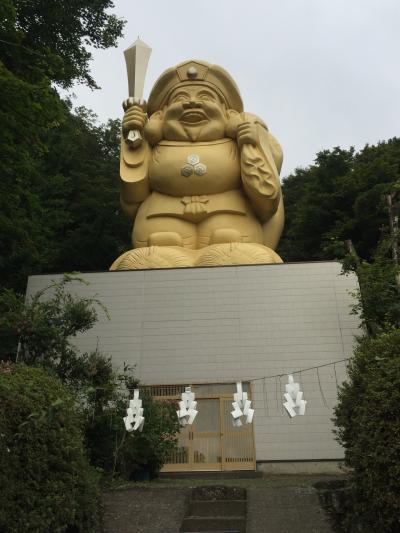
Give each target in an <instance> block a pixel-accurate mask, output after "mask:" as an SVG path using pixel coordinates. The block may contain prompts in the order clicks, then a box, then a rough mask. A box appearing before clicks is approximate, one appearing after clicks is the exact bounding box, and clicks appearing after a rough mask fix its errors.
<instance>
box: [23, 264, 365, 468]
mask: <svg viewBox="0 0 400 533" xmlns="http://www.w3.org/2000/svg"><path fill="white" fill-rule="evenodd" d="M340 270H341V267H340V265H339V264H338V263H336V262H315V263H288V264H270V265H249V266H227V267H213V268H179V269H161V270H134V271H115V272H98V273H87V274H83V278H84V279H85V280H87V281H88V282H89V283H90V285H89V286H85V285H82V284H78V283H74V284H72V287H71V290H72V291H76V292H77V293H78V294H79V295H80V296H89V295H96V297H97V298H98V299H99V300H101V301H102V302H103V304H104V305H105V306H106V307H107V309H108V312H109V315H110V317H111V319H110V320H108V319H107V317H105V316H104V315H102V313H100V317H99V322H98V323H97V324H96V326H95V327H94V328H93V329H92V330H90V331H89V332H87V333H85V334H84V335H82V336H81V337H80V338H79V339H77V342H76V344H77V345H78V346H79V348H81V349H82V350H91V349H93V348H94V347H95V346H96V345H97V343H98V345H99V349H100V350H102V351H103V352H105V353H108V354H110V355H111V356H112V358H113V361H114V364H115V365H116V366H118V367H120V368H122V366H123V364H124V363H126V364H129V365H131V366H134V367H135V369H136V375H137V377H138V378H140V380H141V382H142V383H143V384H144V385H149V386H150V385H151V386H154V389H157V391H158V392H157V395H158V396H165V397H168V396H169V397H174V395H176V394H177V392H178V391H180V390H181V389H182V387H183V386H184V385H196V384H201V390H202V391H203V393H202V394H203V397H204V398H209V399H210V401H209V403H210V402H211V399H212V398H217V397H218V398H220V400H219V401H226V402H227V405H228V409H229V407H230V403H229V402H230V399H229V398H231V396H230V394H231V393H230V392H229V394H227V391H228V390H229V391H230V390H231V389H232V390H233V388H232V387H233V386H234V385H232V384H234V383H235V382H236V381H243V382H248V384H249V388H250V389H251V394H252V399H253V404H254V408H255V417H254V437H255V441H254V443H255V453H256V456H255V457H256V459H257V461H268V462H270V461H271V462H272V461H304V460H308V461H318V460H324V459H327V460H333V459H341V458H342V457H343V450H342V449H341V447H340V446H339V445H338V444H337V443H336V441H335V439H334V435H333V433H332V429H333V425H332V422H331V418H332V415H333V413H332V408H333V406H334V405H335V403H336V399H337V386H338V384H340V383H341V382H342V380H343V379H345V377H346V364H345V362H340V363H337V364H336V365H332V364H330V363H332V362H334V361H339V360H343V359H346V358H348V357H350V356H351V354H352V350H353V345H354V336H355V335H357V334H359V333H360V330H359V329H358V326H359V323H358V320H357V318H356V317H355V316H354V315H352V314H351V313H350V306H351V304H352V303H353V301H352V298H351V296H350V294H349V291H351V290H354V289H356V287H357V283H356V279H355V277H354V276H342V275H340ZM55 278H57V276H56V275H46V276H31V277H30V278H29V283H28V294H32V293H34V292H36V291H37V290H39V289H42V288H43V287H45V286H47V285H48V284H49V281H50V280H51V279H55ZM321 365H327V366H321ZM317 366H320V368H318V369H316V368H314V369H313V370H305V369H309V368H310V367H317ZM297 370H303V372H301V373H296V374H295V375H294V377H295V380H296V381H299V382H300V384H301V390H303V392H304V399H306V400H307V408H306V414H305V416H296V417H295V418H289V417H288V416H287V414H286V413H285V412H284V408H283V405H282V402H283V396H282V395H283V393H284V392H285V383H287V377H286V375H285V374H286V373H291V372H294V371H297ZM279 374H283V376H281V377H279V376H278V375H279ZM264 378H265V379H264ZM156 386H157V387H156ZM198 390H200V388H199V389H198ZM204 391H206V392H204ZM213 394H214V396H213ZM232 401H233V400H232ZM204 405H205V404H204ZM210 405H211V404H210ZM210 409H211V408H210ZM211 412H212V413H214V411H213V410H212V409H211V411H210V413H211ZM222 413H223V411H221V416H222V417H223V416H225V415H223V414H222ZM210 417H211V415H210ZM229 417H230V415H229V413H228V415H226V416H225V423H226V424H228V422H227V420H229ZM211 419H212V417H211V418H210V420H211ZM210 423H211V422H210ZM226 427H227V426H226ZM221 433H222V432H221ZM218 435H219V433H218ZM229 446H230V444H229V443H228V444H227V445H226V447H225V452H224V453H225V454H228V455H229ZM203 452H204V453H203ZM203 452H202V453H201V454H200V457H204V454H205V453H206V452H205V451H204V450H203ZM217 460H220V457H219V456H218V457H217V458H216V461H217ZM243 461H244V462H243V463H242V466H241V464H239V463H237V464H236V465H235V464H233V465H231V466H232V468H231V469H232V470H236V469H245V468H247V466H246V463H245V459H243ZM197 466H199V465H197ZM203 466H204V468H201V465H200V468H199V469H203V470H207V469H218V468H219V467H218V468H217V467H216V468H207V465H206V464H204V465H203ZM222 469H223V467H222Z"/></svg>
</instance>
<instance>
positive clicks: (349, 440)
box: [335, 329, 400, 533]
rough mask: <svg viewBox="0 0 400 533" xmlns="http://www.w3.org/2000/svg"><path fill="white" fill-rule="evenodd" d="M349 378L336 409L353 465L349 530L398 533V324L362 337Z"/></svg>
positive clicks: (340, 434) (340, 435)
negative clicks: (381, 331)
mask: <svg viewBox="0 0 400 533" xmlns="http://www.w3.org/2000/svg"><path fill="white" fill-rule="evenodd" d="M349 378H350V380H349V382H348V383H345V384H344V385H343V387H342V388H341V391H340V394H339V404H338V406H337V408H336V410H335V417H336V418H335V423H336V426H337V427H338V431H337V435H338V440H339V442H340V443H341V444H342V445H343V446H344V448H345V460H346V463H347V465H348V466H350V467H351V468H352V469H353V475H352V480H351V485H352V495H353V497H352V508H351V514H348V515H347V518H345V522H346V523H345V530H346V531H350V532H351V531H365V532H367V531H368V532H370V531H371V532H377V533H378V532H379V533H380V532H382V531H385V532H387V533H391V532H393V533H394V532H397V531H399V529H400V484H399V479H400V463H399V457H400V438H399V437H400V411H399V405H400V329H390V330H388V331H387V332H384V333H381V334H380V335H378V336H376V337H375V338H365V339H364V340H362V342H361V344H360V345H359V347H358V348H357V350H356V353H355V357H354V359H353V360H352V361H351V364H350V369H349ZM357 524H359V525H360V527H358V528H357Z"/></svg>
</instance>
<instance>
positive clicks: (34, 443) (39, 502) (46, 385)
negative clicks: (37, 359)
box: [0, 363, 98, 533]
mask: <svg viewBox="0 0 400 533" xmlns="http://www.w3.org/2000/svg"><path fill="white" fill-rule="evenodd" d="M0 407H1V408H0V530H1V531H4V532H12V533H20V532H21V533H25V532H36V533H41V532H43V533H44V532H48V531H52V532H53V531H54V532H63V531H70V532H72V531H74V532H78V531H79V532H80V531H82V532H83V531H84V532H89V531H95V530H96V527H97V522H98V483H97V477H98V476H97V474H96V472H95V471H94V470H93V469H92V468H91V467H90V466H89V464H88V461H87V458H86V455H85V450H84V446H83V435H82V431H81V419H80V417H79V416H78V415H77V412H76V410H75V403H74V398H73V397H72V396H71V394H70V393H69V391H68V390H67V388H66V387H65V386H64V385H63V384H62V383H61V382H60V381H59V379H57V378H56V377H52V376H50V375H49V374H48V373H47V372H46V371H44V370H42V369H39V368H32V367H28V366H26V365H23V364H7V363H2V364H1V366H0Z"/></svg>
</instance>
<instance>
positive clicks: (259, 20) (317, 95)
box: [73, 0, 400, 176]
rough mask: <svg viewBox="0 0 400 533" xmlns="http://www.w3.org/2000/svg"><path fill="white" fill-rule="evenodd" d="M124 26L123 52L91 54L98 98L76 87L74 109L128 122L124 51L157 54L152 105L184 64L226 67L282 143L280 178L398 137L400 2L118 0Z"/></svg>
mask: <svg viewBox="0 0 400 533" xmlns="http://www.w3.org/2000/svg"><path fill="white" fill-rule="evenodd" d="M113 12H114V13H116V14H117V15H118V16H120V17H123V18H125V19H126V20H127V25H126V27H125V31H124V33H125V36H124V38H123V39H121V40H120V42H119V46H118V48H116V49H115V48H114V49H110V50H105V51H104V50H94V52H93V55H94V61H93V62H92V74H93V76H94V78H95V80H96V81H97V83H98V84H99V85H100V86H101V90H99V91H94V92H92V91H90V90H89V89H87V88H85V87H81V86H76V87H74V90H73V92H74V93H75V95H76V99H75V102H74V103H75V105H85V106H87V107H89V108H90V109H93V111H95V113H97V114H98V116H99V118H100V120H102V121H105V120H107V119H108V118H116V117H122V108H121V102H122V101H123V100H124V99H125V98H126V97H127V96H128V92H127V79H126V70H125V61H124V57H123V50H125V48H127V47H128V46H129V45H130V44H132V42H133V41H134V40H135V39H136V38H137V36H138V35H139V36H140V38H141V39H142V40H143V41H145V42H146V43H147V44H149V45H150V46H151V47H152V49H153V52H152V55H151V57H150V63H149V69H148V72H147V78H146V85H145V94H144V96H145V98H146V97H147V96H148V94H149V91H150V89H151V87H152V85H153V83H154V81H155V80H156V78H157V77H158V76H159V75H160V74H161V72H162V71H163V70H165V69H166V68H168V67H170V66H173V65H175V64H177V63H180V62H181V61H184V60H186V59H204V60H206V61H209V62H210V63H216V64H219V65H221V66H222V67H224V68H225V69H226V70H228V72H229V73H230V74H231V75H232V76H233V78H234V79H235V81H236V82H237V84H238V86H239V88H240V91H241V93H242V97H243V101H244V106H245V110H246V111H248V112H252V113H255V114H257V115H259V116H260V117H261V118H262V119H263V120H264V121H265V122H266V123H267V124H268V126H269V129H270V130H271V132H272V133H273V134H274V135H275V136H276V137H277V138H278V140H279V141H280V143H281V144H282V147H283V151H284V155H285V161H284V166H283V169H282V176H285V175H287V174H288V173H290V172H291V171H292V170H293V169H294V168H295V167H298V166H307V165H309V164H310V163H312V161H313V159H314V157H315V154H316V153H317V152H318V151H319V150H322V149H326V148H332V147H334V146H341V147H344V148H347V147H349V146H355V147H356V148H361V147H363V146H364V144H366V143H370V144H374V143H376V142H378V141H379V140H385V139H388V138H390V137H394V136H396V135H397V136H398V135H400V131H399V125H400V68H399V57H400V30H399V27H400V0H251V1H249V0H248V1H247V2H245V1H244V0H240V1H239V0H168V1H166V0H147V1H146V0H141V1H140V2H139V1H136V0H115V9H114V10H113Z"/></svg>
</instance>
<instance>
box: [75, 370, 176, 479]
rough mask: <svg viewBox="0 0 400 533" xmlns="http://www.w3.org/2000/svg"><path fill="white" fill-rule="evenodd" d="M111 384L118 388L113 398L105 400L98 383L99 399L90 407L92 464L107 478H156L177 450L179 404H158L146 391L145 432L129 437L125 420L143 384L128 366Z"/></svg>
mask: <svg viewBox="0 0 400 533" xmlns="http://www.w3.org/2000/svg"><path fill="white" fill-rule="evenodd" d="M108 383H113V384H114V388H113V390H112V394H111V396H109V397H107V396H104V395H103V394H102V392H103V387H102V385H101V383H98V386H97V387H95V388H94V391H95V398H96V399H95V401H94V402H92V403H91V404H88V412H87V414H86V421H87V423H86V430H85V434H86V438H87V448H88V451H89V456H90V461H91V463H92V464H93V465H95V466H97V467H98V468H101V469H102V470H104V473H105V474H106V475H107V476H115V475H117V476H121V477H123V478H125V479H135V478H136V476H137V475H140V473H141V472H142V471H146V473H147V474H148V475H149V477H151V478H153V477H156V476H157V474H158V472H159V470H160V468H161V467H162V465H163V464H164V463H165V461H166V459H167V457H168V455H169V453H170V452H171V451H172V450H173V449H174V448H175V446H176V441H177V439H176V434H177V433H178V431H179V423H178V419H177V416H176V405H175V403H174V402H172V403H171V402H165V401H164V402H161V401H155V400H153V399H152V398H151V397H150V396H149V395H148V394H146V391H145V390H142V391H141V398H142V401H143V408H144V417H145V424H144V429H143V431H142V432H139V431H135V432H131V433H128V432H127V431H126V429H125V425H124V423H123V418H124V417H125V416H126V409H127V407H128V405H129V398H130V391H132V390H133V389H135V388H139V389H140V385H139V382H138V380H136V379H135V378H134V376H133V372H132V369H131V368H129V367H128V366H126V367H125V368H124V371H123V373H122V374H117V373H115V372H114V373H113V374H112V378H111V379H110V380H109V382H108ZM91 409H92V410H93V411H92V412H90V410H91Z"/></svg>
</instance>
